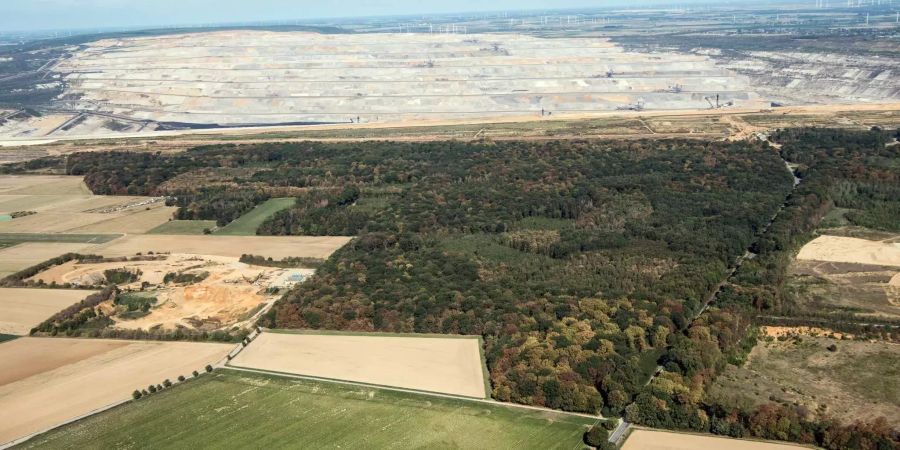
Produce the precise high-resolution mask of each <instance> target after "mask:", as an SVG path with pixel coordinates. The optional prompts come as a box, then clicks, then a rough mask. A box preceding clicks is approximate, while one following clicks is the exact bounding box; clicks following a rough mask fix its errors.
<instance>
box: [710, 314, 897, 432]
mask: <svg viewBox="0 0 900 450" xmlns="http://www.w3.org/2000/svg"><path fill="white" fill-rule="evenodd" d="M820 331H821V332H820ZM767 334H769V335H776V336H778V337H777V338H772V337H769V338H766V339H764V340H761V341H760V343H759V344H757V345H756V347H754V348H753V350H752V351H751V353H750V356H749V358H748V361H747V363H745V364H744V365H743V366H741V367H737V366H732V365H729V366H728V367H727V369H726V370H725V371H724V372H723V373H722V374H721V375H720V376H719V377H717V378H716V381H715V383H714V384H713V385H712V386H711V387H710V388H709V389H708V391H707V396H709V397H710V399H711V400H712V401H714V402H715V403H718V404H722V405H725V406H726V407H736V408H744V409H750V408H755V407H757V406H758V405H761V404H764V403H771V402H776V403H784V404H798V405H802V406H804V407H806V408H807V410H808V411H810V412H811V413H812V414H819V415H830V416H833V417H839V418H851V419H852V420H856V419H859V420H864V421H869V420H873V419H875V418H877V417H879V416H884V417H885V418H887V419H888V422H889V423H890V424H891V425H893V426H895V427H896V426H898V425H900V384H898V383H896V380H897V379H900V344H895V343H891V342H886V341H871V342H869V341H860V340H845V339H840V336H841V334H840V333H835V334H834V336H835V337H831V336H832V333H830V332H828V331H827V330H819V329H810V328H807V327H798V328H786V327H773V329H771V330H767ZM831 345H834V346H835V350H834V351H831V350H829V349H828V347H829V346H831Z"/></svg>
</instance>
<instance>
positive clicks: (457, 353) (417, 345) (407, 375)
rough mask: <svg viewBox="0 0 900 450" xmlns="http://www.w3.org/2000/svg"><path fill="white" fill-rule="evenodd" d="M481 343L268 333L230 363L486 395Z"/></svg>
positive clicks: (401, 337) (430, 338)
mask: <svg viewBox="0 0 900 450" xmlns="http://www.w3.org/2000/svg"><path fill="white" fill-rule="evenodd" d="M479 346H480V341H479V340H478V339H475V338H471V339H465V338H453V337H448V338H441V337H411V336H383V335H371V336H366V335H336V334H289V333H273V332H268V333H263V334H261V335H260V336H259V337H257V338H256V339H255V340H254V341H253V342H252V343H251V344H250V345H249V346H247V348H245V349H244V351H242V352H241V353H240V354H238V356H237V357H235V358H234V359H233V360H232V361H231V363H230V364H232V365H234V366H238V367H246V368H251V369H261V370H269V371H275V372H284V373H293V374H298V375H308V376H314V377H320V378H330V379H338V380H347V381H356V382H362V383H369V384H376V385H381V386H392V387H400V388H407V389H415V390H420V391H429V392H440V393H445V394H455V395H463V396H467V397H477V398H484V397H486V395H487V393H486V392H485V384H484V375H483V373H482V365H481V364H482V363H481V356H480V352H479Z"/></svg>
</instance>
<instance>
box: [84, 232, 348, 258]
mask: <svg viewBox="0 0 900 450" xmlns="http://www.w3.org/2000/svg"><path fill="white" fill-rule="evenodd" d="M350 239H351V238H350V237H339V236H337V237H336V236H321V237H319V236H289V237H281V236H212V235H203V236H165V235H129V236H125V237H123V238H120V239H116V240H114V241H111V242H108V243H106V244H101V245H98V246H97V247H95V248H93V249H92V250H91V251H92V252H94V253H96V254H99V255H103V256H132V255H134V254H136V253H140V252H143V253H147V252H150V251H152V252H157V253H167V252H168V253H192V254H199V255H216V256H232V257H240V256H241V255H243V254H253V255H262V256H266V257H272V258H275V259H283V258H289V257H311V258H327V257H329V256H330V255H331V254H332V253H334V252H335V250H337V249H339V248H341V247H343V246H344V244H346V243H347V242H349V241H350Z"/></svg>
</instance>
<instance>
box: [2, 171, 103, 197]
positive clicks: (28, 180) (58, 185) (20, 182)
mask: <svg viewBox="0 0 900 450" xmlns="http://www.w3.org/2000/svg"><path fill="white" fill-rule="evenodd" d="M75 194H86V195H90V194H91V191H90V190H89V189H88V188H87V186H86V185H85V184H84V182H82V181H81V177H72V176H66V175H3V176H0V195H75Z"/></svg>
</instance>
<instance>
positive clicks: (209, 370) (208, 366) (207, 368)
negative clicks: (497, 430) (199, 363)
mask: <svg viewBox="0 0 900 450" xmlns="http://www.w3.org/2000/svg"><path fill="white" fill-rule="evenodd" d="M212 369H213V368H212V366H211V365H209V364H207V365H206V371H207V372H212Z"/></svg>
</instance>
